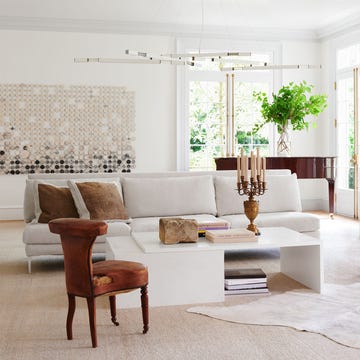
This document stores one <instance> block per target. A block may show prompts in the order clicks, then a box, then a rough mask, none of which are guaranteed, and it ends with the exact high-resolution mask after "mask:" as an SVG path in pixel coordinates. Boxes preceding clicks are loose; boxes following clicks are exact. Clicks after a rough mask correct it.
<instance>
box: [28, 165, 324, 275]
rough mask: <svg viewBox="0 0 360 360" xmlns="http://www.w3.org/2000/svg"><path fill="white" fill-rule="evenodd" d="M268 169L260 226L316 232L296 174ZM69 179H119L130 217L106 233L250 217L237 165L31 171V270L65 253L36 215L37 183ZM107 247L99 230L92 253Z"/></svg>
mask: <svg viewBox="0 0 360 360" xmlns="http://www.w3.org/2000/svg"><path fill="white" fill-rule="evenodd" d="M266 174H267V176H266V182H267V190H266V192H265V194H264V195H262V196H260V197H259V198H257V199H258V200H259V203H260V213H259V215H258V217H257V219H256V221H255V222H256V224H257V225H258V226H259V227H260V228H261V227H270V226H284V227H288V228H290V229H293V230H296V231H299V232H316V231H317V230H318V229H319V227H320V223H319V219H318V218H317V217H316V216H314V215H312V214H309V213H303V212H302V209H301V199H300V191H299V186H298V182H297V178H296V174H290V171H289V170H268V171H267V173H266ZM69 180H72V181H75V182H76V181H79V182H100V183H103V182H110V183H116V184H117V186H118V188H119V191H120V193H121V195H122V198H123V201H124V205H125V208H126V210H127V213H128V215H129V218H130V219H129V220H119V221H116V220H111V221H109V222H108V225H109V227H108V234H107V236H109V235H110V236H111V235H113V236H119V235H128V234H130V233H131V232H132V231H133V232H141V231H158V225H159V218H160V217H168V216H181V217H184V218H192V219H196V220H198V221H202V220H203V221H206V220H213V219H216V218H221V219H225V220H227V221H229V222H230V224H231V227H232V228H239V227H245V226H247V224H248V223H249V221H248V219H247V218H246V216H245V215H244V210H243V201H244V200H246V197H245V196H239V195H238V194H237V191H236V190H235V189H236V172H235V171H212V172H162V173H121V174H109V173H107V174H50V175H49V174H31V175H29V176H28V179H27V183H26V188H25V196H24V219H25V222H26V226H25V230H24V233H23V242H24V243H25V252H26V255H27V259H28V270H29V272H31V260H32V259H33V258H34V257H38V256H44V255H47V256H48V255H62V248H61V242H60V238H59V236H58V235H55V234H52V233H50V231H49V229H48V225H47V224H46V223H38V222H37V220H36V219H37V218H38V215H39V214H38V213H39V211H40V212H41V209H40V210H39V200H38V191H37V189H38V186H39V184H42V183H44V184H51V185H53V186H56V187H68V184H69ZM54 206H56V203H54ZM79 213H80V210H79ZM82 216H83V215H82ZM104 220H106V219H104ZM104 253H105V236H100V237H98V238H97V239H96V242H95V245H94V254H104Z"/></svg>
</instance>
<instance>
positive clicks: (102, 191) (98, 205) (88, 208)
mask: <svg viewBox="0 0 360 360" xmlns="http://www.w3.org/2000/svg"><path fill="white" fill-rule="evenodd" d="M68 185H69V188H70V191H71V194H72V196H73V198H74V201H75V205H76V208H77V211H78V213H79V215H80V218H82V219H91V220H117V221H118V220H129V216H128V214H127V211H126V209H125V207H124V204H123V200H122V195H121V192H120V189H119V186H118V183H117V182H115V181H114V182H100V181H73V180H69V181H68Z"/></svg>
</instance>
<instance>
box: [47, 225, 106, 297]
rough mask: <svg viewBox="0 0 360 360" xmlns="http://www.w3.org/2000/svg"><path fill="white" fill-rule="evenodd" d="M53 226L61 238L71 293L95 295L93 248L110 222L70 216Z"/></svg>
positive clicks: (67, 281) (68, 288) (68, 290)
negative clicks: (97, 238)
mask: <svg viewBox="0 0 360 360" xmlns="http://www.w3.org/2000/svg"><path fill="white" fill-rule="evenodd" d="M49 228H50V231H51V232H52V233H55V234H60V237H61V244H62V248H63V253H64V268H65V279H66V288H67V292H68V293H69V294H73V295H75V296H82V297H88V296H92V295H93V271H92V247H93V244H94V242H95V239H96V237H97V236H99V235H104V234H106V232H107V224H106V223H105V222H103V221H94V220H87V219H77V218H66V219H55V220H52V221H50V222H49Z"/></svg>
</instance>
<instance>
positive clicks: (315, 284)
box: [106, 227, 323, 307]
mask: <svg viewBox="0 0 360 360" xmlns="http://www.w3.org/2000/svg"><path fill="white" fill-rule="evenodd" d="M271 248H279V249H280V271H281V272H282V273H284V274H285V275H287V276H289V277H291V278H293V279H294V280H297V281H298V282H300V283H302V284H304V285H305V286H307V287H309V288H311V289H313V290H315V291H317V292H321V288H322V284H323V261H322V254H321V241H320V240H319V239H316V238H313V237H311V236H308V235H304V234H302V233H298V232H296V231H293V230H290V229H287V228H282V227H278V228H262V229H261V235H260V236H259V237H258V241H256V242H246V243H218V244H214V243H211V242H209V241H207V240H206V239H204V238H200V239H199V241H198V242H197V243H191V244H175V245H164V244H162V243H161V242H160V240H159V236H158V233H155V232H142V233H133V234H132V236H116V237H108V238H107V249H106V258H107V259H120V260H129V261H138V262H142V263H144V264H146V265H147V266H148V270H149V299H150V305H151V306H165V305H180V304H195V303H208V302H221V301H224V252H225V251H226V250H249V249H271ZM118 306H119V307H138V306H140V296H139V294H138V292H132V293H128V294H123V295H121V297H119V299H118Z"/></svg>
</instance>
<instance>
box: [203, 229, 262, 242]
mask: <svg viewBox="0 0 360 360" xmlns="http://www.w3.org/2000/svg"><path fill="white" fill-rule="evenodd" d="M205 237H206V239H207V240H209V241H211V242H214V243H216V242H218V243H225V242H228V243H235V242H249V241H257V237H256V235H255V233H254V232H253V231H250V230H247V229H228V230H206V232H205Z"/></svg>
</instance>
